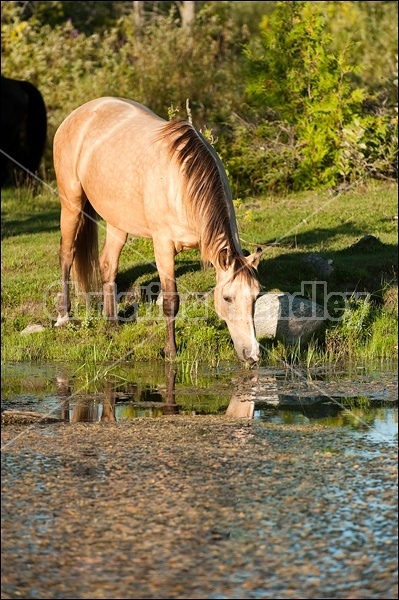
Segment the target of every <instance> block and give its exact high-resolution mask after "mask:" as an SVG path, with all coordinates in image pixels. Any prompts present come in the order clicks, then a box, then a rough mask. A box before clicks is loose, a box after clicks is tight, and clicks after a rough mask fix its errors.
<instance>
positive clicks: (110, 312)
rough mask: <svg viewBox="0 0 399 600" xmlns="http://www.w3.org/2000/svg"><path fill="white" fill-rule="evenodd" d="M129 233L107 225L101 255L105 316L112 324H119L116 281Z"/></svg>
mask: <svg viewBox="0 0 399 600" xmlns="http://www.w3.org/2000/svg"><path fill="white" fill-rule="evenodd" d="M126 238H127V233H126V232H125V231H121V230H120V229H117V228H116V227H113V225H110V224H109V223H108V224H107V236H106V239H105V244H104V248H103V249H102V250H101V253H100V273H101V281H102V284H103V292H104V316H105V317H106V319H107V320H109V321H110V322H111V323H115V324H117V323H118V313H117V307H116V292H115V279H116V274H117V272H118V262H119V257H120V254H121V252H122V248H123V246H124V245H125V242H126Z"/></svg>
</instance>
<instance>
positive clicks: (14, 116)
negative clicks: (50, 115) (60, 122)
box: [0, 76, 47, 187]
mask: <svg viewBox="0 0 399 600" xmlns="http://www.w3.org/2000/svg"><path fill="white" fill-rule="evenodd" d="M46 133H47V115H46V107H45V104H44V101H43V97H42V95H41V93H40V92H39V90H38V89H37V88H36V87H35V86H34V85H33V84H32V83H29V82H28V81H18V80H16V79H9V78H7V77H3V76H1V150H2V151H3V152H5V153H6V154H3V152H2V153H1V163H0V164H1V187H3V186H4V185H5V184H6V183H21V182H24V181H27V180H29V177H30V174H31V173H36V171H37V170H38V168H39V164H40V160H41V158H42V156H43V151H44V145H45V141H46ZM7 155H8V156H7ZM9 157H11V158H9ZM21 166H22V167H23V168H21Z"/></svg>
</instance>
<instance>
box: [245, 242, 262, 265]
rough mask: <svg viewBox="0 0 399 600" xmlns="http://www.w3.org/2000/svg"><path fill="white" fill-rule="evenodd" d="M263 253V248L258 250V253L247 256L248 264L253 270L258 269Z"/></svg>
mask: <svg viewBox="0 0 399 600" xmlns="http://www.w3.org/2000/svg"><path fill="white" fill-rule="evenodd" d="M262 252H263V250H262V248H260V247H259V248H258V249H257V250H256V252H254V253H253V254H250V255H249V256H247V263H248V264H249V266H250V267H252V268H253V269H257V268H258V265H259V263H260V259H261V258H262Z"/></svg>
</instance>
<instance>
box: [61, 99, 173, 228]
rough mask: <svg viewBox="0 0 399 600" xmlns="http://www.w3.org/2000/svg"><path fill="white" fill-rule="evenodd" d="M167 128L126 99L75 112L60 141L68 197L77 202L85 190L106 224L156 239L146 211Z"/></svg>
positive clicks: (102, 101) (92, 104) (101, 102)
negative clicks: (161, 138) (163, 131)
mask: <svg viewBox="0 0 399 600" xmlns="http://www.w3.org/2000/svg"><path fill="white" fill-rule="evenodd" d="M165 123H166V121H165V120H164V119H161V118H160V117H158V116H157V115H155V114H154V113H153V112H152V111H151V110H149V109H148V108H146V107H145V106H142V105H141V104H139V103H137V102H134V101H132V100H125V99H123V98H112V97H104V98H99V99H96V100H91V101H89V102H87V103H86V104H83V105H82V106H80V107H79V108H77V109H76V110H74V111H73V112H72V113H71V114H70V115H69V116H68V117H67V118H66V119H65V121H64V122H63V123H62V124H61V125H60V127H59V128H58V130H57V133H56V135H55V138H54V166H55V171H56V175H57V183H58V187H59V188H61V192H62V194H63V195H64V196H66V197H68V196H69V200H71V199H72V198H73V197H77V196H78V195H79V189H83V190H84V193H85V195H86V196H87V197H88V198H89V200H90V202H91V203H92V205H93V207H94V208H95V210H96V211H97V212H98V213H99V214H100V216H101V217H102V218H103V219H104V220H105V221H107V222H108V223H110V224H112V225H114V226H115V227H118V228H121V229H122V230H126V231H128V232H129V233H132V234H135V235H143V236H146V237H150V235H149V230H148V222H147V217H146V214H145V213H146V207H145V205H146V203H148V202H147V199H148V198H149V197H150V196H154V186H155V185H156V174H157V169H159V168H160V161H161V159H160V158H159V155H158V146H157V145H156V143H155V141H156V139H157V135H158V134H159V131H160V130H161V128H162V126H163V125H164V124H165ZM61 202H62V198H61ZM160 208H161V209H162V208H163V207H162V206H160Z"/></svg>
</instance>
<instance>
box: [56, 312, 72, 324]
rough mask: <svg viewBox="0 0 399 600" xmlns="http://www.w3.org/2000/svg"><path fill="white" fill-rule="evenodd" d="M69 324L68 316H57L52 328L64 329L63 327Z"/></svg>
mask: <svg viewBox="0 0 399 600" xmlns="http://www.w3.org/2000/svg"><path fill="white" fill-rule="evenodd" d="M69 322H70V318H69V315H68V314H66V315H64V316H63V317H61V315H58V318H57V321H56V322H55V323H54V327H65V325H68V323H69Z"/></svg>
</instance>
